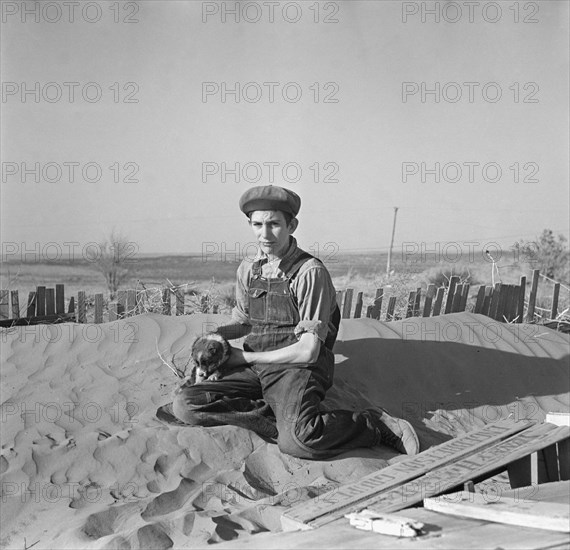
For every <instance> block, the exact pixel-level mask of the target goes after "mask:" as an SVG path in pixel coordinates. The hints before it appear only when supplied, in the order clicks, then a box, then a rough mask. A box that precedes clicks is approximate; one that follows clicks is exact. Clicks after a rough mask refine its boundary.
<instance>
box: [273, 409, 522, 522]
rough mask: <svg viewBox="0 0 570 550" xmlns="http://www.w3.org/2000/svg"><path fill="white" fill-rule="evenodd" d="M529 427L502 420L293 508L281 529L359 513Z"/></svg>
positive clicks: (284, 516) (283, 516)
mask: <svg viewBox="0 0 570 550" xmlns="http://www.w3.org/2000/svg"><path fill="white" fill-rule="evenodd" d="M531 425H532V424H531V423H530V422H528V421H519V422H513V421H510V420H503V421H500V422H495V423H493V424H488V425H487V426H485V427H483V428H481V429H479V430H476V431H473V432H470V433H468V434H465V435H462V436H460V437H457V438H455V439H452V440H450V441H447V442H445V443H442V444H441V445H437V446H435V447H432V448H431V449H428V450H426V451H423V452H422V453H420V454H418V455H416V456H413V457H408V458H406V459H404V460H402V461H400V462H398V463H396V464H392V465H391V466H388V467H387V468H383V469H382V470H380V471H378V472H374V473H373V474H370V475H368V476H365V477H364V478H362V479H361V480H359V481H356V482H354V483H349V484H346V485H343V486H341V487H338V488H337V489H334V490H332V491H328V492H327V493H324V494H322V495H319V496H317V497H315V498H313V499H311V500H309V501H307V502H304V503H301V504H299V505H298V506H295V507H294V508H292V509H290V510H288V511H287V512H285V513H284V514H283V515H282V518H281V523H282V525H283V528H284V529H291V528H293V529H309V528H311V527H313V526H314V523H315V522H316V521H317V520H318V519H319V518H323V521H322V523H328V522H329V521H332V520H334V519H336V518H339V517H342V516H343V515H344V514H345V513H350V512H353V511H358V509H363V508H364V507H365V505H363V506H361V505H360V504H361V503H363V502H368V501H371V500H373V499H374V498H375V497H377V496H378V494H379V493H380V492H382V491H387V490H389V489H392V488H394V487H397V486H398V485H401V484H402V483H405V482H406V481H410V480H413V479H416V478H418V477H420V476H422V475H424V474H425V473H427V472H429V471H430V470H432V469H433V468H437V467H439V466H442V465H445V464H449V463H452V462H455V461H458V460H460V459H461V458H464V457H466V456H468V455H470V454H471V453H473V452H474V451H476V450H479V449H484V448H487V447H490V446H491V445H493V444H494V443H496V442H497V441H500V440H502V439H505V438H506V437H509V436H511V435H513V434H516V433H518V432H520V431H521V430H524V429H526V428H528V427H529V426H531ZM319 523H321V522H319Z"/></svg>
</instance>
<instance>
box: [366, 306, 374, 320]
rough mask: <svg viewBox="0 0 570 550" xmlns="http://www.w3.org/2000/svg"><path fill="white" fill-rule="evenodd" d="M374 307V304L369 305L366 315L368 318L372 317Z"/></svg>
mask: <svg viewBox="0 0 570 550" xmlns="http://www.w3.org/2000/svg"><path fill="white" fill-rule="evenodd" d="M372 309H373V307H372V306H368V307H367V308H366V317H367V318H368V319H372Z"/></svg>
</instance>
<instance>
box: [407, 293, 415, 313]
mask: <svg viewBox="0 0 570 550" xmlns="http://www.w3.org/2000/svg"><path fill="white" fill-rule="evenodd" d="M415 303H416V291H415V290H411V291H410V294H409V296H408V307H407V308H406V319H407V318H408V317H411V316H412V315H413V314H414V306H415Z"/></svg>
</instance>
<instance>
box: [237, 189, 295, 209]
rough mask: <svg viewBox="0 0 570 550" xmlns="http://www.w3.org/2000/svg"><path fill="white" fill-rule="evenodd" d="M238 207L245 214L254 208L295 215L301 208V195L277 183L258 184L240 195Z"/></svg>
mask: <svg viewBox="0 0 570 550" xmlns="http://www.w3.org/2000/svg"><path fill="white" fill-rule="evenodd" d="M239 207H240V210H241V211H242V212H243V213H244V214H245V215H246V216H247V215H248V214H249V213H250V212H253V211H254V210H281V211H283V212H289V214H292V215H293V216H296V215H297V214H298V213H299V209H300V208H301V197H299V195H297V193H295V192H293V191H291V190H290V189H285V188H284V187H279V186H278V185H260V186H258V187H251V188H250V189H248V190H247V191H246V192H245V193H244V194H243V195H242V196H241V198H240V200H239Z"/></svg>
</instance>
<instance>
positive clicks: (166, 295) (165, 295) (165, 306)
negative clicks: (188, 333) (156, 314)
mask: <svg viewBox="0 0 570 550" xmlns="http://www.w3.org/2000/svg"><path fill="white" fill-rule="evenodd" d="M202 298H206V296H205V295H204V296H202ZM337 300H338V293H337ZM203 306H204V302H202V307H203ZM202 312H203V313H207V311H203V310H202ZM162 313H163V314H164V315H170V314H171V313H172V312H171V307H170V289H169V288H165V289H164V290H163V291H162Z"/></svg>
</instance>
